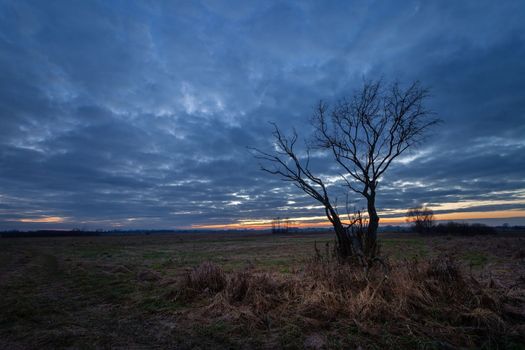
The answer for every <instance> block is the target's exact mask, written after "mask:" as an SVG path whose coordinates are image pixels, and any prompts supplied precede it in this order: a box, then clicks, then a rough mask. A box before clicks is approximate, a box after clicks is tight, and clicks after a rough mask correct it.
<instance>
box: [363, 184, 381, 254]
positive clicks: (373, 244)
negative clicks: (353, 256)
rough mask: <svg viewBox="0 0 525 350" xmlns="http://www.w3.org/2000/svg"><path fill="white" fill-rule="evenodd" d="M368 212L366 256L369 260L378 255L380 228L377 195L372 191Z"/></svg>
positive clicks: (368, 201) (369, 197) (368, 198)
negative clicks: (378, 231)
mask: <svg viewBox="0 0 525 350" xmlns="http://www.w3.org/2000/svg"><path fill="white" fill-rule="evenodd" d="M367 210H368V229H367V233H366V247H365V250H366V251H365V254H366V255H367V256H368V257H369V258H374V257H375V256H376V253H377V228H378V227H379V216H378V215H377V211H376V194H375V191H374V190H372V191H371V194H370V195H369V196H368V197H367Z"/></svg>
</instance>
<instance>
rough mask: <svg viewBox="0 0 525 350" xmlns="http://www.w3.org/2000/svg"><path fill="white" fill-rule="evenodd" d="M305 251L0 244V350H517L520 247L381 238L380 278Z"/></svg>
mask: <svg viewBox="0 0 525 350" xmlns="http://www.w3.org/2000/svg"><path fill="white" fill-rule="evenodd" d="M314 242H317V244H318V245H319V246H323V245H324V244H325V243H326V242H330V243H332V242H333V238H332V236H331V235H328V234H316V235H303V236H272V235H261V234H258V235H253V234H252V235H238V234H235V233H231V234H217V235H196V236H190V235H150V236H121V237H83V238H38V239H30V238H24V239H2V240H0V248H1V250H0V294H1V296H2V297H1V298H0V348H10V349H17V348H42V347H53V348H68V347H74V348H97V347H116V348H119V347H122V348H150V347H159V348H167V347H173V348H183V349H184V348H196V347H200V348H304V347H307V348H348V347H356V348H357V347H359V346H361V347H363V348H384V347H390V348H436V349H440V348H453V347H458V346H466V347H485V348H494V347H496V346H498V347H505V348H513V347H514V348H523V344H524V338H523V336H524V331H525V319H524V318H525V312H524V305H525V290H524V288H525V285H524V283H525V280H524V270H525V265H524V257H525V254H523V248H522V247H523V246H524V244H523V243H524V242H525V240H524V239H522V238H521V237H468V238H467V237H465V238H462V237H454V238H451V237H448V238H447V237H429V238H423V237H418V236H403V235H397V236H385V237H384V238H383V240H382V242H383V251H384V254H385V255H386V256H387V257H388V259H389V261H390V262H391V264H392V266H393V268H392V271H391V273H389V274H388V276H386V277H385V274H384V272H383V271H382V270H380V269H378V270H372V271H370V272H369V273H368V274H365V272H364V271H362V270H361V269H357V268H355V267H352V266H346V267H343V268H341V267H340V266H337V265H336V264H334V263H333V262H331V261H318V260H315V259H312V257H313V256H314Z"/></svg>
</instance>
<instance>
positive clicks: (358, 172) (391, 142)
mask: <svg viewBox="0 0 525 350" xmlns="http://www.w3.org/2000/svg"><path fill="white" fill-rule="evenodd" d="M427 97H428V92H427V90H426V89H424V88H422V87H421V86H420V84H419V83H418V82H414V83H412V84H410V85H409V86H408V87H406V88H402V87H401V86H400V85H399V84H398V83H393V84H391V85H389V86H387V87H384V86H383V84H382V82H381V81H370V82H365V83H364V84H363V87H362V89H361V90H360V91H357V92H356V93H354V95H353V97H352V98H350V99H344V100H341V101H340V102H338V103H337V104H335V106H334V107H333V108H329V106H328V105H327V104H325V103H323V102H322V101H321V102H320V103H319V105H318V106H317V108H316V111H315V113H314V116H313V118H312V125H313V127H314V130H315V132H314V142H313V143H311V144H310V146H309V147H308V148H307V150H306V154H305V155H304V156H301V157H300V156H299V153H298V152H297V150H296V149H295V146H296V143H297V140H298V135H297V133H296V132H295V130H294V132H293V134H292V136H291V137H286V136H284V135H283V133H282V132H281V130H280V129H279V127H278V126H277V125H276V124H273V126H274V131H273V137H274V141H275V147H276V150H275V151H274V152H273V153H269V152H264V151H261V150H257V149H256V157H257V158H259V159H261V160H263V161H264V164H262V165H261V168H262V170H264V171H266V172H268V173H270V174H273V175H276V176H279V177H281V178H282V179H283V180H286V181H290V182H292V183H293V184H294V185H295V186H297V187H298V188H300V189H301V190H302V191H304V192H305V193H307V194H308V195H309V196H311V197H312V198H314V199H315V200H317V201H318V202H320V203H321V204H323V206H324V210H325V214H326V217H327V218H328V220H329V221H330V222H331V223H332V225H333V227H334V230H335V233H336V236H337V243H338V254H339V256H340V257H341V258H342V259H343V260H346V259H348V258H349V257H351V256H352V255H356V254H357V255H359V256H364V257H366V259H367V261H373V259H374V258H375V257H376V254H377V229H378V227H379V215H378V213H377V209H376V193H377V189H378V185H379V179H380V178H381V176H383V175H384V174H385V172H386V170H387V169H388V168H389V166H390V165H391V164H392V162H393V161H394V159H396V158H397V157H399V156H400V155H401V154H403V153H404V152H405V151H406V150H407V149H408V148H410V147H412V146H414V145H417V144H418V143H420V142H421V141H422V140H423V137H424V134H425V131H426V130H427V129H428V128H429V127H431V126H433V125H435V124H436V123H438V119H436V118H433V117H432V113H431V112H430V111H428V110H427V109H426V108H425V107H424V102H425V100H426V99H427ZM312 148H317V149H324V150H328V151H329V152H330V154H331V155H332V158H333V160H334V162H335V164H337V166H338V167H339V169H340V170H341V172H340V177H341V180H342V181H343V183H344V186H345V187H346V188H347V190H348V193H350V194H351V193H353V194H357V195H359V196H361V197H363V198H364V199H365V200H366V202H367V213H368V217H367V226H366V232H365V233H364V234H362V236H364V238H363V239H362V240H357V239H355V237H354V236H355V231H356V230H355V229H350V228H355V226H354V225H355V224H356V219H355V218H352V217H350V216H348V218H347V219H345V220H343V219H342V218H341V216H340V215H339V212H338V210H337V206H336V205H335V203H334V202H333V201H332V200H331V198H330V195H329V193H328V191H327V188H326V184H325V182H324V181H323V179H322V178H321V177H320V176H318V175H315V174H314V173H313V172H312V170H311V169H310V151H311V149H312ZM270 165H273V166H270ZM346 214H348V208H347V213H346ZM359 216H360V215H359ZM356 242H364V243H363V244H357V243H356Z"/></svg>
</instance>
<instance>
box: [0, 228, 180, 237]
mask: <svg viewBox="0 0 525 350" xmlns="http://www.w3.org/2000/svg"><path fill="white" fill-rule="evenodd" d="M151 233H174V231H173V230H122V231H121V230H111V231H104V230H96V231H84V230H79V229H73V230H37V231H18V230H11V231H4V232H0V237H5V238H7V237H91V236H111V235H140V234H146V235H147V234H151ZM177 233H178V232H177Z"/></svg>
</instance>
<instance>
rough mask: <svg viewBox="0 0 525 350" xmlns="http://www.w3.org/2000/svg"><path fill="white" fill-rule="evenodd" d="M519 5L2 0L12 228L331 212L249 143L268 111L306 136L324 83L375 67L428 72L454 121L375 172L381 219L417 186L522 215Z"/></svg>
mask: <svg viewBox="0 0 525 350" xmlns="http://www.w3.org/2000/svg"><path fill="white" fill-rule="evenodd" d="M523 18H525V2H523V1H520V0H516V1H510V0H509V1H492V0H491V1H485V0H472V1H468V0H467V1H270V0H269V1H211V0H210V1H146V0H145V1H84V0H82V1H71V0H67V1H23V0H13V1H10V0H0V230H8V229H46V228H64V229H65V228H83V229H99V228H100V229H128V228H129V229H142V228H148V229H175V228H179V229H184V228H219V229H221V228H261V227H265V226H267V225H268V223H269V221H270V220H271V219H272V218H274V217H277V216H280V217H290V218H291V220H292V221H293V223H294V225H297V226H316V225H326V220H325V219H324V218H323V210H322V208H321V207H320V206H319V205H318V203H316V202H315V201H314V200H313V199H311V198H309V197H307V196H306V195H305V194H303V193H302V192H301V191H300V190H298V189H296V188H295V187H293V186H291V184H289V183H286V182H283V181H280V180H279V179H278V178H274V177H272V176H270V175H269V174H266V173H264V172H262V171H261V170H260V169H259V164H258V161H257V160H256V159H254V157H253V155H252V154H251V152H250V151H249V149H248V147H257V148H260V149H263V150H272V147H273V146H272V137H271V131H272V128H271V125H270V124H269V123H268V122H275V123H277V124H278V125H279V126H280V127H281V128H282V129H283V130H284V131H285V132H290V130H291V129H292V128H293V127H295V128H296V130H297V132H298V133H299V135H300V136H301V137H302V139H303V138H304V139H308V137H309V134H310V132H311V127H310V125H309V119H310V116H311V115H312V112H313V109H314V106H315V105H316V103H317V102H318V101H319V100H320V99H322V100H324V101H327V102H328V103H334V102H335V101H337V100H339V99H341V98H343V97H345V96H351V94H352V93H353V92H354V91H355V89H358V88H359V87H360V86H361V85H362V83H363V81H364V80H370V79H383V81H387V82H388V81H394V80H398V81H400V82H401V83H409V82H412V81H414V80H419V81H420V82H421V84H422V85H423V86H425V87H428V88H429V89H430V92H431V97H430V98H429V99H428V101H427V106H428V108H429V109H431V110H433V111H434V112H435V113H436V115H437V116H438V117H439V118H440V119H441V120H442V121H443V122H442V123H441V124H440V125H439V126H437V127H435V128H433V129H432V130H431V132H430V133H429V134H428V137H427V139H426V141H425V142H424V143H423V144H422V145H420V146H419V147H417V148H414V149H412V150H410V152H409V153H406V154H404V155H403V156H402V158H400V159H399V160H398V161H397V162H396V163H393V164H392V166H391V168H389V171H388V172H387V173H386V174H385V176H384V177H383V178H382V179H381V182H380V185H379V188H378V197H377V207H378V210H379V212H380V216H381V224H399V223H403V222H404V213H405V212H406V209H407V208H409V207H413V206H416V205H421V204H427V205H428V206H429V207H430V208H432V209H433V210H434V212H435V214H436V218H438V219H441V220H465V219H469V220H473V221H476V222H484V223H489V224H502V223H509V224H512V225H514V224H525V176H524V175H525V80H524V77H525V21H524V20H523ZM319 157H320V158H319V159H318V161H317V162H316V163H317V164H318V165H321V166H319V167H318V168H317V169H314V170H315V171H316V173H317V174H320V176H323V177H324V178H326V179H329V180H330V179H332V182H330V184H331V186H330V191H332V190H333V191H336V192H337V191H340V190H341V183H339V182H338V181H336V180H333V179H335V178H336V177H335V176H334V175H335V174H337V173H336V172H334V171H335V170H334V169H333V167H330V166H322V165H324V164H330V163H329V162H330V160H329V158H328V157H327V158H326V159H325V158H323V157H324V156H323V155H322V154H321V155H319ZM350 202H351V204H352V205H353V206H354V207H356V208H360V207H362V206H363V204H364V203H363V202H362V200H361V199H360V198H358V197H355V196H353V197H351V198H350Z"/></svg>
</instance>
